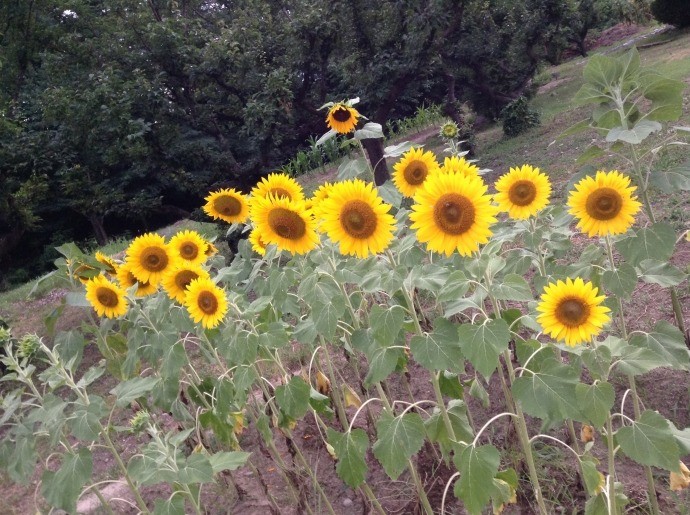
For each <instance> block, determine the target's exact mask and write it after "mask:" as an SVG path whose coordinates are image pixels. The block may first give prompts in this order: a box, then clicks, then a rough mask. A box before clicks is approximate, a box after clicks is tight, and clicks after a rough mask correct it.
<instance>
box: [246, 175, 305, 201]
mask: <svg viewBox="0 0 690 515" xmlns="http://www.w3.org/2000/svg"><path fill="white" fill-rule="evenodd" d="M269 195H273V196H274V197H278V198H281V197H282V198H287V199H288V200H304V191H302V186H300V184H299V183H298V182H297V181H296V180H295V179H293V178H292V177H290V176H289V175H286V174H284V173H269V174H268V176H267V177H264V178H263V179H261V180H260V181H259V182H258V183H257V184H256V186H254V188H253V189H252V198H253V199H254V198H259V197H261V198H266V197H268V196H269Z"/></svg>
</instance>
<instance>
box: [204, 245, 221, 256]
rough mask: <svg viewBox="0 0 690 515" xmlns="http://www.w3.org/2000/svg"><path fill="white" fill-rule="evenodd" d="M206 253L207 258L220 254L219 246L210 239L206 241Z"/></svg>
mask: <svg viewBox="0 0 690 515" xmlns="http://www.w3.org/2000/svg"><path fill="white" fill-rule="evenodd" d="M204 254H205V255H206V257H207V258H209V257H211V256H215V255H216V254H218V248H217V247H216V246H215V245H214V244H213V243H211V242H210V241H207V242H206V250H205V251H204Z"/></svg>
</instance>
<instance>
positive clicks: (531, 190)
mask: <svg viewBox="0 0 690 515" xmlns="http://www.w3.org/2000/svg"><path fill="white" fill-rule="evenodd" d="M508 198H509V199H510V201H511V202H512V203H513V204H515V205H516V206H529V205H530V204H531V203H532V202H534V199H535V198H537V188H536V187H535V186H534V183H533V182H532V181H524V180H522V181H517V182H516V183H515V184H513V185H512V186H511V187H510V189H509V190H508Z"/></svg>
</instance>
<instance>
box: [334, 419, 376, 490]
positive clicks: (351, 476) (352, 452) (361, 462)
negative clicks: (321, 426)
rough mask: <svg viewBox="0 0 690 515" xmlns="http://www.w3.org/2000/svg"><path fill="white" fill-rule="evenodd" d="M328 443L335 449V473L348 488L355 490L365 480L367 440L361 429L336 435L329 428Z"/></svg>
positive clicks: (336, 433)
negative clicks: (336, 460)
mask: <svg viewBox="0 0 690 515" xmlns="http://www.w3.org/2000/svg"><path fill="white" fill-rule="evenodd" d="M327 434H328V442H329V443H330V444H331V445H332V446H333V448H334V449H335V455H336V456H337V459H338V462H337V463H336V465H335V471H336V473H337V474H338V477H339V478H340V479H342V480H343V481H344V482H345V484H346V485H347V486H349V487H350V488H357V487H358V486H359V485H361V484H362V483H364V480H365V479H366V475H367V470H369V467H368V466H367V461H366V454H367V448H368V447H369V438H368V437H367V434H366V433H365V432H364V430H363V429H359V428H358V429H353V430H352V431H348V432H347V433H338V432H337V431H334V430H333V429H331V428H330V427H329V428H328V430H327Z"/></svg>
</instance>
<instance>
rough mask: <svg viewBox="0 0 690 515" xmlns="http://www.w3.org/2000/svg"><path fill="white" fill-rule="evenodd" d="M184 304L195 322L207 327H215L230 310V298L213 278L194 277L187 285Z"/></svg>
mask: <svg viewBox="0 0 690 515" xmlns="http://www.w3.org/2000/svg"><path fill="white" fill-rule="evenodd" d="M184 306H185V307H186V308H187V310H188V311H189V315H190V316H191V317H192V320H194V322H196V323H199V322H201V325H202V326H204V327H205V328H207V329H213V328H214V327H216V326H217V325H218V324H220V323H221V321H222V320H223V317H224V316H225V314H226V313H227V311H228V300H227V298H226V297H225V292H224V291H223V289H222V288H219V287H218V286H216V284H215V283H214V282H213V281H212V280H211V279H206V278H199V279H194V280H192V282H190V283H189V285H188V286H187V290H186V291H185V297H184Z"/></svg>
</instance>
